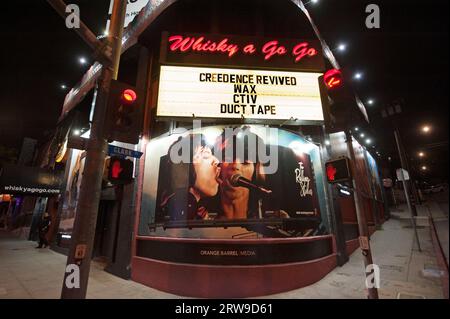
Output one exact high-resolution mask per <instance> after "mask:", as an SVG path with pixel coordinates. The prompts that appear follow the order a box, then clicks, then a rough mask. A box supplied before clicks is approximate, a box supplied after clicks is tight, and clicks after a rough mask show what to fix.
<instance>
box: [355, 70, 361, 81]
mask: <svg viewBox="0 0 450 319" xmlns="http://www.w3.org/2000/svg"><path fill="white" fill-rule="evenodd" d="M354 78H355V79H356V80H361V79H362V73H361V72H356V73H355V75H354Z"/></svg>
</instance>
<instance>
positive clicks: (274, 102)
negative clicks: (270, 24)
mask: <svg viewBox="0 0 450 319" xmlns="http://www.w3.org/2000/svg"><path fill="white" fill-rule="evenodd" d="M320 75H321V74H320V73H308V72H284V71H263V70H246V69H223V68H204V67H180V66H161V73H160V81H159V92H158V105H157V116H159V117H171V118H173V117H189V118H192V117H198V118H236V119H239V118H245V119H255V120H294V119H297V120H301V121H323V112H322V103H321V99H320V92H319V81H318V77H319V76H320Z"/></svg>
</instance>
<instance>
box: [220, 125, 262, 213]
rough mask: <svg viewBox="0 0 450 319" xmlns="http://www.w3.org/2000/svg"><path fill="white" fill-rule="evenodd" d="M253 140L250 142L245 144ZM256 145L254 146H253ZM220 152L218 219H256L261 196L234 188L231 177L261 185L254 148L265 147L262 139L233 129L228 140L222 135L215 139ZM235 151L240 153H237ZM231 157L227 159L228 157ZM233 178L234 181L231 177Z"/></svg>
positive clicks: (259, 164) (240, 129) (244, 130)
mask: <svg viewBox="0 0 450 319" xmlns="http://www.w3.org/2000/svg"><path fill="white" fill-rule="evenodd" d="M251 139H253V141H254V142H253V143H249V141H250V140H251ZM255 142H256V143H255ZM219 143H220V145H219V148H220V149H221V150H222V163H221V164H220V169H221V170H220V176H221V180H222V181H223V182H222V184H221V186H220V190H219V194H220V208H219V211H220V213H219V214H218V217H217V218H219V219H246V218H258V217H259V216H260V206H261V202H260V197H261V195H260V194H259V193H258V192H257V191H256V190H253V189H250V188H248V187H242V186H237V185H236V183H233V181H232V177H233V176H234V177H238V176H242V177H243V178H245V179H247V180H249V181H251V183H253V184H260V183H262V182H263V175H262V165H261V163H259V160H258V151H257V149H251V148H253V147H256V148H258V147H259V148H265V144H264V142H263V140H262V139H261V138H260V137H259V136H257V135H256V134H254V133H252V132H250V131H249V128H247V127H243V128H239V129H235V130H234V131H233V135H232V136H231V137H225V135H224V134H222V136H221V138H220V139H219ZM239 149H241V150H243V152H241V153H243V154H239V153H240V152H239V151H238V150H239ZM230 155H231V157H230ZM234 179H236V178H234Z"/></svg>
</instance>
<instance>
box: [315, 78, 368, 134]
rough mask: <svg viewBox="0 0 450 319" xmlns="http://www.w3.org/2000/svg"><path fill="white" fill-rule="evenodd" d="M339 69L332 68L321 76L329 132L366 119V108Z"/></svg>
mask: <svg viewBox="0 0 450 319" xmlns="http://www.w3.org/2000/svg"><path fill="white" fill-rule="evenodd" d="M347 78H348V77H346V76H345V74H344V73H343V72H342V71H341V70H338V69H331V70H328V71H327V72H325V73H324V75H323V76H321V77H320V78H319V84H320V93H321V98H322V104H323V107H324V119H325V128H326V130H327V133H334V132H340V131H344V130H346V129H348V128H350V127H352V126H353V125H355V124H356V123H360V121H361V120H363V119H364V115H363V114H364V113H365V110H363V108H364V107H363V106H362V108H361V105H360V104H362V103H360V102H359V99H358V98H357V96H356V95H355V93H354V92H353V90H352V89H351V87H350V84H349V83H348V82H349V81H347V80H346V79H347Z"/></svg>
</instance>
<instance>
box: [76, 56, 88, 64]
mask: <svg viewBox="0 0 450 319" xmlns="http://www.w3.org/2000/svg"><path fill="white" fill-rule="evenodd" d="M78 61H79V62H80V64H82V65H84V64H86V63H87V60H86V58H85V57H81V58H79V59H78Z"/></svg>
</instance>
